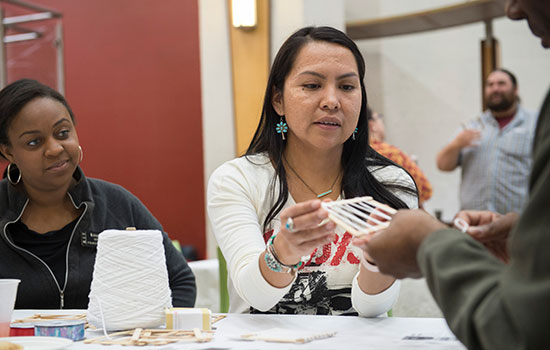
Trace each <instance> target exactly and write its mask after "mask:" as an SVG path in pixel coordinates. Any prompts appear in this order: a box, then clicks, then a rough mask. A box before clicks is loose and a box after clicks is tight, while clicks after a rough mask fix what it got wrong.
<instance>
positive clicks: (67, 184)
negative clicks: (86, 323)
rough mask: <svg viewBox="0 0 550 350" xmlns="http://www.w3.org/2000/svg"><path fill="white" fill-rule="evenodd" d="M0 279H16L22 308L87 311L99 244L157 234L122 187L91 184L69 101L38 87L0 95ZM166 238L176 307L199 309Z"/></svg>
mask: <svg viewBox="0 0 550 350" xmlns="http://www.w3.org/2000/svg"><path fill="white" fill-rule="evenodd" d="M0 153H1V155H2V157H4V158H5V159H7V160H8V161H9V165H8V167H7V169H6V173H5V175H6V179H4V180H2V181H0V256H1V257H2V260H1V261H0V278H16V279H20V280H21V283H20V285H19V288H18V293H17V299H16V304H15V308H23V309H58V308H59V309H64V308H68V309H86V308H87V307H88V294H89V293H90V284H91V281H92V272H93V267H94V261H95V255H96V245H97V236H98V235H99V234H100V233H101V232H102V231H104V230H106V229H121V230H123V229H125V228H127V227H135V228H137V229H157V230H160V231H161V232H162V226H161V225H160V223H159V222H158V221H157V220H156V219H155V218H154V217H153V215H152V214H151V213H150V212H149V211H148V210H147V208H146V207H145V206H144V205H143V204H142V203H141V202H140V201H139V199H137V198H136V197H135V196H133V195H132V194H131V193H130V192H128V191H126V190H125V189H124V188H122V187H121V186H118V185H115V184H111V183H108V182H105V181H102V180H98V179H91V178H86V177H85V176H84V173H83V171H82V169H81V168H80V167H79V164H80V162H81V161H82V159H83V151H82V148H81V147H80V145H79V142H78V135H77V133H76V129H75V124H74V116H73V112H72V110H71V108H70V107H69V105H68V103H67V101H66V100H65V98H64V97H63V96H62V95H61V94H59V93H58V92H57V91H55V90H53V89H52V88H50V87H48V86H45V85H43V84H41V83H39V82H37V81H35V80H31V79H22V80H18V81H16V82H14V83H11V84H10V85H8V86H6V87H5V88H4V89H2V91H0ZM163 236H164V250H165V254H166V262H167V266H168V275H169V281H170V288H171V290H172V303H173V305H174V306H177V305H179V306H188V307H189V306H191V307H192V306H193V305H194V303H195V294H196V290H195V278H194V276H193V273H192V272H191V269H190V268H189V266H188V265H187V262H186V261H185V258H184V257H183V255H182V254H180V253H179V252H178V251H177V250H176V249H175V248H174V247H173V245H172V242H171V241H170V239H169V238H168V236H167V235H166V233H163Z"/></svg>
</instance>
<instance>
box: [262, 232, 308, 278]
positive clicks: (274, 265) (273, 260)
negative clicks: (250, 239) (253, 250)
mask: <svg viewBox="0 0 550 350" xmlns="http://www.w3.org/2000/svg"><path fill="white" fill-rule="evenodd" d="M275 237H277V234H274V235H272V236H271V237H270V238H269V240H268V241H267V250H266V252H265V255H264V258H265V263H266V265H267V267H268V268H269V269H270V270H271V271H274V272H284V273H295V272H296V270H298V269H299V268H300V267H302V265H303V264H304V262H303V261H302V260H300V261H298V263H296V264H294V265H287V264H284V263H282V262H281V260H280V259H279V257H278V256H277V253H276V252H275V246H274V245H273V241H274V240H275Z"/></svg>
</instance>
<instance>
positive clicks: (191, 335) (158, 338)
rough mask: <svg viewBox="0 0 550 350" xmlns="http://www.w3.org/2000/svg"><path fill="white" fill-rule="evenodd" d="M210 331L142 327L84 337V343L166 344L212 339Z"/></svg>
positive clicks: (200, 341)
mask: <svg viewBox="0 0 550 350" xmlns="http://www.w3.org/2000/svg"><path fill="white" fill-rule="evenodd" d="M212 336H213V332H212V331H202V330H200V329H198V328H194V329H193V330H177V329H142V328H136V329H134V330H128V331H121V332H115V333H111V334H109V335H108V336H101V337H98V338H94V339H86V340H85V341H84V344H101V345H133V346H145V345H167V344H172V343H177V342H182V341H185V342H199V343H203V342H208V341H211V340H212Z"/></svg>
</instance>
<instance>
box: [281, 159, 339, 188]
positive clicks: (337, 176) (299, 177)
mask: <svg viewBox="0 0 550 350" xmlns="http://www.w3.org/2000/svg"><path fill="white" fill-rule="evenodd" d="M283 159H284V161H285V163H286V165H288V168H289V169H290V170H291V171H292V173H294V175H296V177H297V178H298V180H300V181H301V182H302V183H303V184H304V186H306V187H307V189H308V190H310V191H311V193H313V194H314V195H315V196H317V198H322V197H324V196H326V195H328V194H331V193H332V189H333V188H334V185H336V181H338V179H339V178H340V173H341V172H342V170H340V171H339V172H338V175H336V178H335V179H334V181H333V182H332V185H330V189H329V190H328V191H325V192H323V193H319V194H317V192H315V191H314V190H313V189H312V188H311V187H309V185H308V184H307V183H306V182H305V181H304V179H302V177H301V176H300V175H298V173H297V172H296V170H294V168H293V167H292V165H290V163H289V162H288V160H286V157H285V156H283Z"/></svg>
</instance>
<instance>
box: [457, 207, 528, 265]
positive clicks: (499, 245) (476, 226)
mask: <svg viewBox="0 0 550 350" xmlns="http://www.w3.org/2000/svg"><path fill="white" fill-rule="evenodd" d="M518 217H519V215H518V214H517V213H508V214H506V215H501V214H498V213H494V212H491V211H479V210H463V211H461V212H459V213H458V214H456V216H455V219H456V218H460V219H462V220H464V221H465V222H466V223H467V224H468V225H469V228H468V230H467V231H466V233H468V234H469V235H470V236H472V237H473V238H475V239H476V240H478V241H480V242H481V243H483V244H484V245H485V247H487V249H489V251H490V252H491V253H493V254H494V255H495V256H496V257H497V258H499V259H500V260H502V261H504V262H508V260H509V256H508V250H507V248H506V242H507V240H508V236H509V235H510V231H511V230H512V227H513V226H514V224H515V223H516V221H517V219H518Z"/></svg>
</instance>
